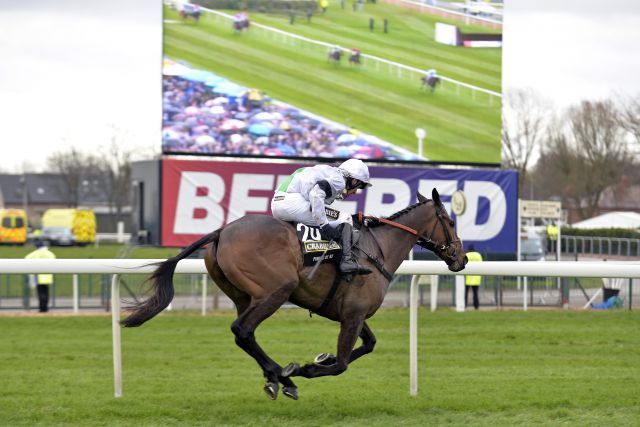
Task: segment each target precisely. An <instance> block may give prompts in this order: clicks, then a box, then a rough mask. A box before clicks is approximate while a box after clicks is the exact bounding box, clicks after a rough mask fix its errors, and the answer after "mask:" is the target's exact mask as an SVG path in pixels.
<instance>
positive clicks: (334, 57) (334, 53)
mask: <svg viewBox="0 0 640 427" xmlns="http://www.w3.org/2000/svg"><path fill="white" fill-rule="evenodd" d="M341 58H342V50H340V49H337V48H334V49H332V50H331V51H329V54H328V55H327V62H333V63H334V64H335V65H340V59H341Z"/></svg>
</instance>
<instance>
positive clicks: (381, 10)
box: [162, 0, 502, 165]
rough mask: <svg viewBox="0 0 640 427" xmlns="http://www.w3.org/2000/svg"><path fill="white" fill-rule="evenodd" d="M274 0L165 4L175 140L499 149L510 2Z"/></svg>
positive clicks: (306, 153) (477, 156)
mask: <svg viewBox="0 0 640 427" xmlns="http://www.w3.org/2000/svg"><path fill="white" fill-rule="evenodd" d="M263 3H264V4H263ZM263 3H260V2H253V3H252V2H249V3H241V2H238V3H237V5H238V7H243V9H238V10H229V9H219V8H218V7H224V8H228V7H230V5H232V4H233V5H235V4H236V3H234V2H231V3H230V2H228V1H227V2H220V0H201V1H198V2H190V3H189V2H169V3H166V4H165V5H164V6H163V7H164V19H163V54H164V59H163V81H162V90H163V120H162V127H163V129H162V152H163V153H164V154H193V155H201V156H202V155H204V156H233V157H243V156H247V157H270V158H285V159H301V158H315V159H318V160H322V159H331V160H334V159H341V158H360V159H363V160H374V161H381V162H385V161H388V162H441V163H475V164H493V165H495V164H499V163H500V134H501V103H502V102H501V101H502V98H501V93H500V92H501V74H502V73H501V62H502V61H501V55H502V48H501V43H502V35H501V32H502V24H501V22H500V16H501V14H500V13H499V11H496V12H495V13H493V12H492V13H490V11H489V10H488V9H487V10H485V11H484V12H478V11H475V12H473V11H471V12H470V11H461V10H452V11H449V12H447V13H443V12H442V10H444V9H442V10H440V9H441V8H436V7H431V6H426V5H425V6H420V7H418V8H417V9H416V8H415V7H416V6H412V8H408V7H407V6H404V5H403V4H400V3H398V4H393V3H392V2H385V3H380V2H366V3H365V2H353V5H352V4H351V3H348V4H346V5H345V3H344V2H343V6H344V7H341V6H340V4H339V3H336V4H331V5H330V6H329V7H326V8H325V9H324V10H323V9H322V8H320V7H319V6H318V4H317V2H315V1H308V0H299V1H296V2H284V1H283V2H279V1H278V0H272V1H270V2H263ZM241 4H242V5H243V6H240V5H241ZM492 4H493V3H492ZM247 5H248V8H247V7H245V6H247ZM260 5H262V6H260ZM487 7H493V6H489V5H487ZM496 7H497V6H496ZM465 13H466V14H467V15H464V14H465ZM460 16H467V17H471V18H467V19H459V17H460Z"/></svg>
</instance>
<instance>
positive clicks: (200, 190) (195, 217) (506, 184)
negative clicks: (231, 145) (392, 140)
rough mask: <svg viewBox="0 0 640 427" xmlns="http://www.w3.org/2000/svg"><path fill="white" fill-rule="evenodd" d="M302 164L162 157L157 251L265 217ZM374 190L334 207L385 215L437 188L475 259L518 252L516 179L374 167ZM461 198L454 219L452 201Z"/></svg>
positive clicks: (490, 173) (500, 173)
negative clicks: (252, 216)
mask: <svg viewBox="0 0 640 427" xmlns="http://www.w3.org/2000/svg"><path fill="white" fill-rule="evenodd" d="M302 166H305V164H299V163H297V164H291V163H286V164H285V163H276V162H269V163H265V162H237V161H216V160H183V159H172V158H166V159H164V160H163V164H162V195H163V196H162V244H163V245H164V246H187V245H189V244H191V243H193V242H194V241H195V240H197V239H198V238H200V237H201V236H202V235H204V234H207V233H210V232H212V231H214V230H216V229H218V228H220V227H222V226H223V225H225V224H228V223H229V222H232V221H234V220H236V219H238V218H241V217H242V216H244V215H247V214H266V215H270V214H271V212H270V202H271V198H272V196H273V194H274V191H275V189H276V188H277V187H278V186H279V185H280V183H281V182H282V181H283V180H284V179H286V178H287V177H288V176H289V175H290V174H291V173H292V172H293V171H295V170H296V169H298V168H299V167H302ZM369 170H370V173H371V183H372V184H373V186H372V187H369V188H367V189H366V190H364V191H359V192H358V193H357V194H355V195H353V196H351V197H349V198H348V199H347V200H343V201H336V202H335V203H333V204H332V205H331V207H332V208H336V209H338V210H340V211H341V212H345V213H348V214H351V215H354V214H356V213H358V212H363V213H365V214H367V215H376V216H390V215H391V214H393V213H395V212H398V211H400V210H402V209H404V208H406V207H407V206H409V205H411V204H413V203H415V202H416V192H418V191H419V192H420V193H421V194H423V195H425V196H427V197H429V198H431V190H432V189H433V188H436V189H437V190H438V192H439V193H440V197H441V199H442V200H443V202H444V205H445V207H446V208H447V211H448V212H449V214H450V215H451V217H452V219H454V221H455V222H456V229H457V232H458V235H459V236H460V238H461V239H463V241H464V243H465V246H466V247H468V245H469V244H471V243H473V244H474V246H475V248H476V250H479V251H480V252H484V253H488V252H494V253H495V252H501V253H515V252H516V236H517V226H516V224H517V206H518V202H517V197H518V196H517V191H518V190H517V187H518V185H517V183H518V178H517V173H516V172H514V171H504V170H492V169H490V170H460V169H435V168H426V167H411V166H407V167H391V166H371V167H370V168H369ZM456 192H461V193H462V194H463V195H464V206H462V208H461V209H456V211H458V212H459V213H458V214H457V215H456V214H455V213H454V212H453V209H452V206H451V203H452V196H453V195H454V193H456Z"/></svg>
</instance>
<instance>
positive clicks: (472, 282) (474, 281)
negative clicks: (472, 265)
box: [464, 245, 482, 310]
mask: <svg viewBox="0 0 640 427" xmlns="http://www.w3.org/2000/svg"><path fill="white" fill-rule="evenodd" d="M467 258H468V259H469V262H474V261H475V262H482V255H480V252H476V248H475V247H474V246H473V245H469V250H468V251H467ZM481 283H482V276H465V287H464V306H465V307H467V297H468V295H469V289H471V291H472V292H473V307H474V308H475V309H476V310H477V309H478V308H479V307H480V300H479V298H478V289H479V288H480V284H481Z"/></svg>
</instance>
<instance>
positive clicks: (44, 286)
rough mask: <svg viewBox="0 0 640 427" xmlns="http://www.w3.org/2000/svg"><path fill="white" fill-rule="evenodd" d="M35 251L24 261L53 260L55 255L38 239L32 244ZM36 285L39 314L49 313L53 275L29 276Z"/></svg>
mask: <svg viewBox="0 0 640 427" xmlns="http://www.w3.org/2000/svg"><path fill="white" fill-rule="evenodd" d="M33 245H34V246H35V247H36V250H35V251H33V252H31V253H29V254H27V256H25V259H55V257H56V256H55V254H54V253H53V252H51V251H50V250H49V248H48V247H47V246H46V245H45V244H44V242H43V241H42V240H40V239H36V240H35V241H34V242H33ZM30 279H33V280H34V281H35V284H36V290H37V292H38V303H39V311H40V313H46V312H47V311H49V286H51V285H52V284H53V274H36V275H30Z"/></svg>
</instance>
